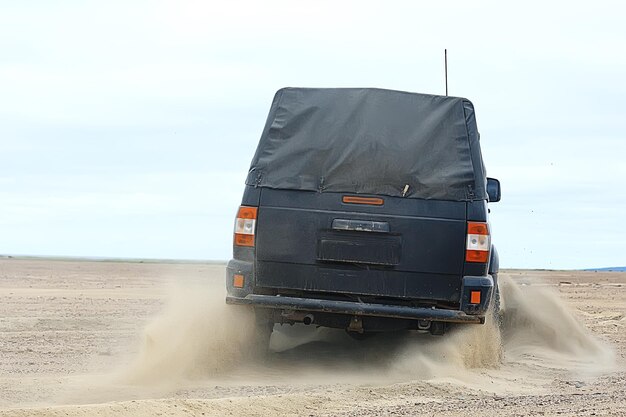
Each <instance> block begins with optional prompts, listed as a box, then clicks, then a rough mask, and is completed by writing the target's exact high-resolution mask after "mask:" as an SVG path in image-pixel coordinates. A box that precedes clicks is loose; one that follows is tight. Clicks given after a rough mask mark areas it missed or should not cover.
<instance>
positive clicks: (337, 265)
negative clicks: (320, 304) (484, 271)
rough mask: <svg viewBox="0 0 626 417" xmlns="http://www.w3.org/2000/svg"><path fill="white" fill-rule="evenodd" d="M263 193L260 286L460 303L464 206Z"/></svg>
mask: <svg viewBox="0 0 626 417" xmlns="http://www.w3.org/2000/svg"><path fill="white" fill-rule="evenodd" d="M345 196H346V194H342V193H315V192H304V191H287V190H271V189H263V190H262V192H261V198H260V205H259V212H258V219H257V230H256V239H257V243H256V285H257V286H261V287H269V288H275V289H291V290H303V291H316V292H334V293H346V294H363V295H377V296H391V297H411V298H424V299H440V300H448V299H451V300H452V299H454V297H455V296H456V294H454V293H455V291H457V290H458V289H459V288H460V279H461V278H460V277H461V275H462V270H463V261H464V254H465V235H466V223H465V213H466V206H465V203H463V202H450V201H436V200H418V199H404V198H398V197H379V198H382V199H383V200H384V203H383V204H381V205H370V204H354V203H344V202H343V198H344V197H345Z"/></svg>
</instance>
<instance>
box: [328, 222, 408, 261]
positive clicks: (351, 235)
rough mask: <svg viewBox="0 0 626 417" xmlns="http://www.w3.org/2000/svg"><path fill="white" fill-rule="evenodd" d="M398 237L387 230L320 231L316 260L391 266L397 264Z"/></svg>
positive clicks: (399, 242)
mask: <svg viewBox="0 0 626 417" xmlns="http://www.w3.org/2000/svg"><path fill="white" fill-rule="evenodd" d="M401 247H402V238H401V237H400V236H398V235H392V234H388V233H381V232H375V233H368V232H356V231H334V230H329V231H325V232H321V233H320V236H319V239H318V244H317V260H318V261H326V262H346V263H362V264H371V265H387V266H395V265H398V264H399V263H400V250H401Z"/></svg>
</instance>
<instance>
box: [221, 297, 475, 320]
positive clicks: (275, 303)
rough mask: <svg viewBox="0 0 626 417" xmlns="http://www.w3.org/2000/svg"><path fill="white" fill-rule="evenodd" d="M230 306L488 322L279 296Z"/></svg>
mask: <svg viewBox="0 0 626 417" xmlns="http://www.w3.org/2000/svg"><path fill="white" fill-rule="evenodd" d="M226 303H227V304H245V305H251V306H255V307H263V308H272V309H284V310H298V311H306V312H323V313H333V314H345V315H354V316H373V317H389V318H397V319H413V320H428V321H442V322H450V323H482V322H484V316H483V317H481V316H480V315H470V314H467V313H465V312H464V311H460V310H446V309H438V308H419V307H407V306H395V305H387V304H370V303H358V302H352V301H336V300H321V299H315V298H297V297H282V296H279V295H261V294H248V295H246V296H245V297H233V296H227V297H226Z"/></svg>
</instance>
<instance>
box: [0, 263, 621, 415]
mask: <svg viewBox="0 0 626 417" xmlns="http://www.w3.org/2000/svg"><path fill="white" fill-rule="evenodd" d="M223 280H224V265H221V264H202V263H169V264H168V263H156V262H155V263H141V262H101V261H100V262H96V261H68V260H49V259H48V260H45V259H39V260H37V259H14V258H5V259H0V415H1V416H113V415H115V416H117V415H133V416H156V415H162V416H190V415H198V416H200V415H205V416H213V415H214V416H223V415H233V416H238V415H260V416H261V415H262V416H271V415H304V416H318V415H325V416H370V415H374V416H387V415H407V416H409V415H411V416H412V415H429V416H430V415H437V416H468V415H485V416H526V415H571V416H587V415H602V416H607V415H614V416H624V415H626V395H625V394H626V372H625V367H624V365H625V363H626V361H625V355H626V331H625V327H626V273H617V272H570V271H534V270H533V271H523V270H509V271H504V272H502V273H501V282H502V287H503V288H502V292H503V299H504V301H503V304H504V315H503V322H502V325H501V326H496V325H495V324H494V323H487V324H486V325H484V326H477V325H474V326H465V327H460V328H456V329H454V330H453V331H451V332H450V333H448V334H446V335H445V336H443V337H434V336H430V335H428V334H417V333H415V334H414V333H409V334H401V335H382V336H379V337H374V338H372V339H369V340H366V341H356V340H353V339H351V338H349V337H348V336H347V335H346V334H345V333H344V332H342V331H333V330H328V329H319V328H315V326H309V327H305V326H276V328H275V330H274V334H273V335H272V340H271V344H270V347H271V353H270V355H269V357H268V358H266V359H265V360H258V359H257V360H254V359H252V358H250V357H249V356H247V355H246V352H248V351H249V349H250V346H249V340H248V335H249V329H250V326H251V320H250V315H249V313H248V312H247V311H246V310H245V309H242V307H236V306H226V305H224V303H223V298H224V289H223Z"/></svg>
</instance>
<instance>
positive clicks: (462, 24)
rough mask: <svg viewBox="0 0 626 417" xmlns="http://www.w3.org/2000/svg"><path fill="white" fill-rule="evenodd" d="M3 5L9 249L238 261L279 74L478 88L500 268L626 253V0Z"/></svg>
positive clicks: (3, 160)
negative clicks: (249, 177)
mask: <svg viewBox="0 0 626 417" xmlns="http://www.w3.org/2000/svg"><path fill="white" fill-rule="evenodd" d="M418 3H419V2H392V1H386V2H382V1H381V2H369V1H344V2H336V1H316V2H297V1H291V2H286V1H285V2H283V1H266V2H243V1H228V2H227V1H223V2H209V1H134V2H129V1H106V2H103V1H98V2H96V1H94V2H88V1H55V2H49V1H28V2H21V1H20V2H17V1H15V2H9V1H5V2H2V3H0V144H1V146H2V152H1V153H0V236H1V238H0V254H14V255H17V254H21V255H59V256H99V257H131V258H180V259H213V260H225V259H228V258H229V257H230V256H231V241H232V228H233V219H234V215H235V212H236V209H237V206H238V205H239V203H240V200H241V194H242V191H243V186H244V178H245V176H246V173H247V169H248V167H249V163H250V160H251V158H252V156H253V154H254V151H255V148H256V145H257V141H258V139H259V136H260V133H261V130H262V128H263V124H264V122H265V118H266V116H267V112H268V110H269V106H270V104H271V100H272V97H273V95H274V93H275V91H276V90H278V89H279V88H281V87H286V86H292V87H378V88H390V89H398V90H405V91H413V92H421V93H429V94H443V93H444V91H445V90H444V82H443V50H444V48H448V51H449V52H448V53H449V86H450V94H451V95H455V96H462V97H466V98H468V99H470V100H472V102H473V103H474V105H475V107H476V114H477V120H478V127H479V131H480V132H481V138H482V139H481V142H482V149H483V157H484V159H485V164H486V166H487V171H488V174H489V176H492V177H496V178H498V179H500V180H501V182H502V188H503V199H502V201H501V202H500V203H496V204H492V205H491V215H492V216H491V221H492V229H493V241H494V243H495V244H496V246H497V247H498V250H499V252H500V258H501V266H503V267H520V268H555V269H556V268H588V267H601V266H618V265H626V219H625V217H626V185H625V181H626V105H624V103H625V102H626V78H625V77H626V25H624V22H623V18H624V16H626V7H624V6H622V5H621V2H619V1H615V2H602V1H596V2H573V1H564V2H528V1H527V2H515V3H516V4H515V5H511V2H498V1H492V2H491V1H490V2H481V1H472V2H468V1H461V2H437V4H431V3H435V2H423V5H420V4H418Z"/></svg>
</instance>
